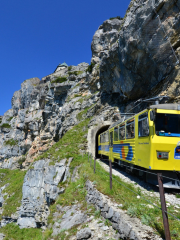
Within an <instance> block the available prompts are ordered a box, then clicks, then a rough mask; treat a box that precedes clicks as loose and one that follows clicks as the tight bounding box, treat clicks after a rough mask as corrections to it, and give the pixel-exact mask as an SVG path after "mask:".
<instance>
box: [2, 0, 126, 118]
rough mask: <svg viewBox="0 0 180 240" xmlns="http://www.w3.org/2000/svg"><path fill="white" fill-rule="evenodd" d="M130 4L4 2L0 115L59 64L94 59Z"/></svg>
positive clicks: (104, 0) (83, 0)
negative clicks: (95, 47)
mask: <svg viewBox="0 0 180 240" xmlns="http://www.w3.org/2000/svg"><path fill="white" fill-rule="evenodd" d="M129 3H130V0H111V1H110V0H91V1H90V0H89V1H87V0H77V1H73V0H64V1H62V0H25V1H24V0H16V1H15V0H7V1H3V0H1V1H0V31H1V34H0V82H1V87H0V115H3V114H4V112H6V111H7V110H8V109H10V108H11V98H12V96H13V93H14V92H15V91H17V90H19V89H20V88H21V83H22V82H23V81H24V80H26V79H28V78H32V77H38V78H40V79H41V78H42V77H44V76H46V75H48V74H50V73H52V72H53V71H54V70H55V68H56V66H57V65H58V64H59V63H62V62H64V61H65V62H66V63H67V64H68V65H77V64H79V63H81V62H87V63H90V61H91V41H92V37H93V35H94V33H95V31H96V30H97V29H98V27H99V26H100V25H101V24H102V23H103V22H104V21H105V20H107V19H109V18H110V17H116V16H121V17H124V15H125V12H126V10H127V7H128V5H129Z"/></svg>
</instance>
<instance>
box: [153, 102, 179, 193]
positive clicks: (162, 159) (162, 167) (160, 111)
mask: <svg viewBox="0 0 180 240" xmlns="http://www.w3.org/2000/svg"><path fill="white" fill-rule="evenodd" d="M150 120H151V121H150V132H151V151H150V166H149V169H151V170H155V171H158V172H162V174H163V175H164V176H166V177H167V178H165V183H164V185H165V187H169V188H178V189H179V188H180V182H179V180H180V174H179V171H180V105H178V104H159V105H152V106H151V107H150ZM151 178H152V176H151ZM173 179H174V180H173Z"/></svg>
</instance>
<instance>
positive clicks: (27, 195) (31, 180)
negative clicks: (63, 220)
mask: <svg viewBox="0 0 180 240" xmlns="http://www.w3.org/2000/svg"><path fill="white" fill-rule="evenodd" d="M71 161H72V158H70V159H69V164H70V162H71ZM65 163H66V159H63V160H61V161H60V162H59V163H56V164H55V165H50V166H49V160H48V159H44V160H39V161H37V162H35V163H34V165H33V168H32V169H30V170H29V171H28V172H27V173H26V176H25V178H24V183H23V189H22V192H23V198H22V203H21V207H20V208H19V211H18V215H19V217H18V220H17V223H18V225H19V226H20V228H29V227H33V228H35V227H46V226H47V217H48V215H49V213H50V210H49V206H50V204H52V203H54V202H55V200H56V198H57V197H58V195H59V194H61V193H63V192H64V188H59V187H58V184H59V183H60V182H62V181H63V180H64V176H65V172H66V164H65ZM69 164H68V166H69ZM66 179H67V176H66Z"/></svg>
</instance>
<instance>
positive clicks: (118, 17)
mask: <svg viewBox="0 0 180 240" xmlns="http://www.w3.org/2000/svg"><path fill="white" fill-rule="evenodd" d="M113 19H119V20H123V18H122V17H120V16H117V17H113V18H110V19H109V20H113Z"/></svg>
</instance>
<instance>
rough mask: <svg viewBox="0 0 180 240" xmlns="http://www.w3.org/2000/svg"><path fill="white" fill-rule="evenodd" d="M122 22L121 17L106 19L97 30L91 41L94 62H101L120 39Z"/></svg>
mask: <svg viewBox="0 0 180 240" xmlns="http://www.w3.org/2000/svg"><path fill="white" fill-rule="evenodd" d="M121 23H122V20H119V19H113V20H106V21H105V22H103V24H102V25H101V26H100V27H99V29H98V30H97V31H96V32H95V34H94V36H93V40H92V43H91V50H92V60H91V61H92V62H99V61H100V59H101V58H102V57H103V56H104V55H106V53H107V52H108V50H109V49H110V46H111V45H113V44H114V43H115V42H116V41H117V40H118V38H119V32H118V31H119V29H120V26H121Z"/></svg>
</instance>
